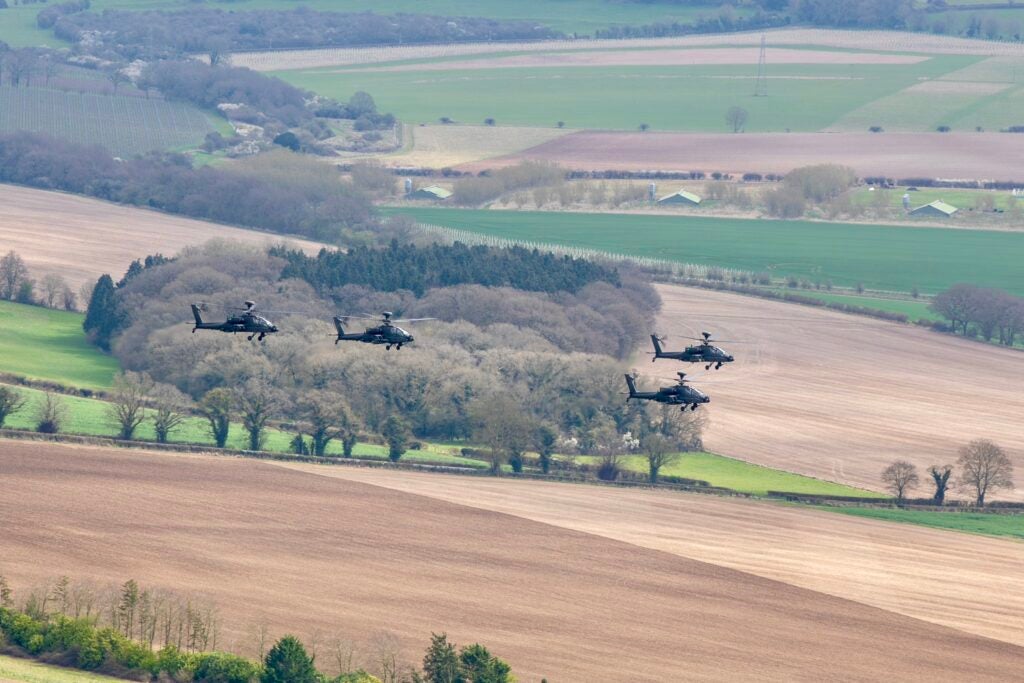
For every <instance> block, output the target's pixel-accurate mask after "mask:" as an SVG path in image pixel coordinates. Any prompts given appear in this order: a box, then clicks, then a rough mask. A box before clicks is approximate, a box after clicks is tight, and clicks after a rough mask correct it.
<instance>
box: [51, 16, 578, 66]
mask: <svg viewBox="0 0 1024 683" xmlns="http://www.w3.org/2000/svg"><path fill="white" fill-rule="evenodd" d="M49 18H50V15H49V14H48V15H47V21H49ZM52 28H53V32H54V35H55V36H57V37H58V38H60V39H62V40H66V41H68V42H69V43H74V44H76V45H77V46H78V48H79V49H80V50H84V51H85V52H90V53H92V54H95V55H97V56H106V57H108V58H109V57H110V56H112V55H114V56H117V57H119V58H121V59H127V60H129V61H132V60H135V59H144V60H155V59H172V58H176V57H180V56H182V55H187V54H193V53H209V52H211V51H214V52H215V53H216V52H228V51H240V50H274V49H284V48H312V47H354V46H366V45H410V44H417V43H464V42H491V41H507V40H542V39H549V38H559V37H562V35H563V34H561V33H560V32H558V31H554V30H552V29H550V28H548V27H546V26H541V25H539V24H537V23H536V22H532V21H511V20H509V21H505V20H497V19H488V18H483V17H447V16H437V15H430V14H403V13H399V14H390V15H384V14H376V13H374V12H323V11H316V10H311V9H308V8H305V7H303V8H297V9H288V10H246V11H235V10H232V11H226V10H221V9H208V8H203V7H196V8H191V9H188V10H181V11H159V10H151V11H118V10H106V11H104V12H102V13H96V12H75V13H66V14H63V15H61V16H60V17H59V18H57V19H56V21H55V22H54V23H53V25H52ZM87 37H88V40H86V38H87Z"/></svg>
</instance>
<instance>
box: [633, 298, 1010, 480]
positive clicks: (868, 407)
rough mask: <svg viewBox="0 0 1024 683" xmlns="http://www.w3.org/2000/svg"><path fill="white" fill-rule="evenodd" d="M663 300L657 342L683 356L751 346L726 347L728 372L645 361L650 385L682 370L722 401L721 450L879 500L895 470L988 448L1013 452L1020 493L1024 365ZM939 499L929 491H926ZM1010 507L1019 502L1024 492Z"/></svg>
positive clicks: (804, 316) (925, 334)
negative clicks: (708, 344) (687, 351)
mask: <svg viewBox="0 0 1024 683" xmlns="http://www.w3.org/2000/svg"><path fill="white" fill-rule="evenodd" d="M658 292H659V293H660V294H661V297H662V301H663V306H662V310H661V313H660V315H659V318H658V322H657V332H658V333H659V334H662V335H668V336H669V344H668V346H669V347H670V348H672V349H677V348H679V347H681V346H682V345H683V344H686V343H693V342H689V341H687V340H685V339H681V338H680V336H687V337H696V336H699V333H700V331H702V330H708V331H710V332H712V333H713V334H714V335H715V336H717V337H718V338H720V339H737V340H742V341H747V342H749V343H746V344H734V345H731V346H730V345H728V344H722V346H723V347H724V348H726V349H727V350H728V351H730V352H731V353H733V355H735V356H736V362H735V363H733V364H731V365H728V366H725V367H723V368H722V369H721V370H717V371H716V370H711V371H709V372H705V371H704V368H703V366H701V365H699V364H693V365H682V364H679V363H676V362H675V361H666V360H662V361H658V362H657V363H650V362H648V361H647V358H648V357H647V356H646V355H638V356H637V361H636V365H637V368H638V369H639V370H640V372H642V373H643V374H645V375H647V376H649V377H651V378H652V379H649V380H648V382H649V383H650V384H651V385H654V384H657V383H658V381H657V380H655V379H653V378H665V377H671V376H673V374H674V373H675V371H676V370H679V369H682V370H686V371H687V372H690V373H692V374H691V377H692V378H693V379H694V380H695V383H696V386H698V387H699V388H701V389H703V390H704V391H706V392H707V393H708V394H709V395H710V396H711V405H710V406H709V408H710V413H711V423H710V426H709V428H708V432H707V434H706V438H705V445H706V446H707V448H708V449H709V450H711V451H714V452H716V453H722V454H724V455H732V456H735V457H737V458H741V459H744V460H750V461H752V462H757V463H761V464H764V465H770V466H772V467H780V468H782V469H786V470H790V471H793V472H800V473H802V474H808V475H811V476H816V477H821V478H823V479H829V480H832V481H838V482H842V483H844V484H850V485H853V486H861V487H866V488H871V489H880V486H881V482H880V481H879V474H880V473H881V471H882V470H883V469H884V468H885V467H886V466H887V465H888V464H890V463H891V462H893V461H894V460H899V459H902V460H909V461H910V462H913V463H914V464H916V465H917V466H918V467H921V468H927V467H929V466H931V465H942V464H944V463H954V462H956V459H957V450H958V449H959V448H960V447H961V446H962V445H964V444H966V443H967V442H968V441H970V440H971V439H978V438H987V439H992V440H993V441H995V442H996V443H998V444H1000V445H1001V446H1002V447H1003V448H1005V449H1006V450H1007V452H1008V454H1009V455H1010V458H1011V459H1012V460H1013V461H1014V463H1015V465H1016V467H1017V472H1018V483H1019V482H1020V474H1019V473H1020V472H1024V430H1022V429H1021V416H1022V415H1024V392H1022V391H1021V387H1022V386H1024V353H1021V352H1020V351H1014V350H1011V349H1005V348H999V347H996V346H988V345H984V344H981V343H978V342H972V341H967V340H964V339H958V338H956V337H953V336H950V335H943V334H939V333H936V332H931V331H929V330H925V329H921V328H917V327H913V326H910V325H900V324H896V323H889V322H885V321H881V320H874V319H871V318H866V317H861V316H853V315H848V314H843V313H835V312H831V311H827V310H821V309H817V308H811V307H806V306H798V305H795V304H786V303H780V302H776V301H768V300H765V299H758V298H754V297H747V296H742V295H739V294H729V293H723V292H711V291H707V290H702V289H695V288H686V287H677V286H672V285H658ZM649 350H650V349H649V348H644V349H643V352H645V353H646V352H647V351H649ZM660 383H661V384H666V382H665V381H661V382H660ZM922 477H923V478H925V479H927V475H926V472H922ZM928 488H929V487H928V485H927V482H925V481H922V489H921V491H922V492H926V491H927V490H928ZM923 495H927V494H923ZM990 497H991V496H990ZM998 497H999V498H1012V499H1017V500H1020V499H1022V498H1024V489H1021V488H1018V489H1017V490H1016V491H1003V492H1000V493H999V494H998Z"/></svg>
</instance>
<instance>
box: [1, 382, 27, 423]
mask: <svg viewBox="0 0 1024 683" xmlns="http://www.w3.org/2000/svg"><path fill="white" fill-rule="evenodd" d="M25 402H26V399H25V396H24V395H23V394H22V393H21V392H20V391H18V390H17V389H15V388H14V387H9V386H5V385H0V428H2V427H3V426H4V422H6V421H7V418H9V417H10V416H12V415H14V414H15V413H17V412H18V411H20V410H21V409H22V408H24V407H25Z"/></svg>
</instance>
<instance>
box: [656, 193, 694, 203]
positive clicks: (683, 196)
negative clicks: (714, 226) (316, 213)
mask: <svg viewBox="0 0 1024 683" xmlns="http://www.w3.org/2000/svg"><path fill="white" fill-rule="evenodd" d="M700 202H701V198H700V197H699V196H697V195H695V194H694V193H692V192H687V191H686V190H679V191H678V192H673V193H672V194H668V195H665V196H664V197H662V198H661V199H659V200H658V203H659V204H688V205H690V206H700Z"/></svg>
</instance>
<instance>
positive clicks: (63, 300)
mask: <svg viewBox="0 0 1024 683" xmlns="http://www.w3.org/2000/svg"><path fill="white" fill-rule="evenodd" d="M0 300H3V301H14V302H15V303H19V304H28V305H30V306H45V307H46V308H56V309H61V310H65V311H76V310H78V294H77V293H76V292H75V291H74V290H73V289H71V286H70V285H69V284H68V281H67V280H65V279H64V277H63V276H62V275H58V274H57V273H49V274H47V275H44V276H43V278H42V279H41V280H35V279H34V278H33V277H32V274H31V272H30V271H29V268H28V265H27V264H26V263H25V259H23V258H22V257H21V256H19V255H18V253H17V252H16V251H14V250H13V249H12V250H11V251H9V252H7V253H6V254H4V255H3V256H2V257H0Z"/></svg>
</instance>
